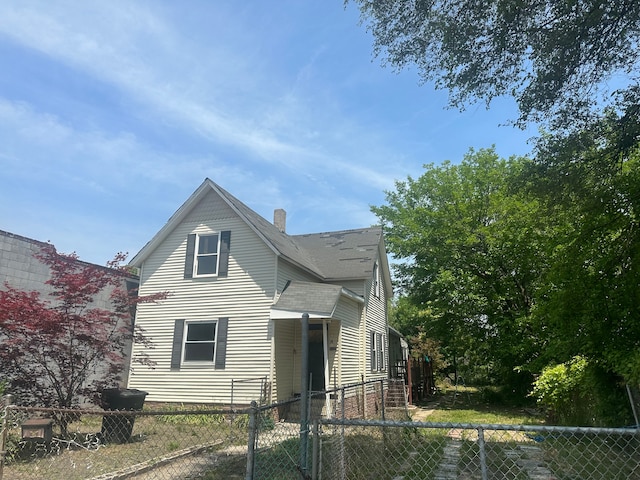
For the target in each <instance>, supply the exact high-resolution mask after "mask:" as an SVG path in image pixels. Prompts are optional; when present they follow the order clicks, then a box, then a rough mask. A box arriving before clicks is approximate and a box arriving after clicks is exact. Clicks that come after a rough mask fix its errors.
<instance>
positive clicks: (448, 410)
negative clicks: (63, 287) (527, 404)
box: [418, 387, 545, 425]
mask: <svg viewBox="0 0 640 480" xmlns="http://www.w3.org/2000/svg"><path fill="white" fill-rule="evenodd" d="M418 407H421V408H427V409H433V412H432V413H431V414H429V415H428V416H427V417H426V419H425V420H424V421H427V422H433V423H482V424H493V425H496V424H504V425H544V423H545V421H544V417H543V416H542V415H540V414H539V413H538V412H537V411H536V410H535V409H534V408H533V407H531V408H523V407H509V406H505V405H498V404H493V403H489V402H487V401H485V400H484V395H483V394H482V392H481V391H480V390H478V389H477V388H475V387H458V389H457V391H456V390H454V389H452V388H449V389H445V390H443V395H441V396H439V397H438V398H436V399H435V400H432V401H430V402H426V403H423V404H419V405H418Z"/></svg>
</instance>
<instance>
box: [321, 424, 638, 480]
mask: <svg viewBox="0 0 640 480" xmlns="http://www.w3.org/2000/svg"><path fill="white" fill-rule="evenodd" d="M318 423H319V427H318V433H317V435H316V437H315V440H314V442H315V443H314V445H316V446H315V447H314V448H315V449H316V450H317V452H318V454H317V457H316V461H317V462H318V465H317V467H315V468H314V470H313V473H314V474H315V475H316V478H323V479H340V480H342V479H349V480H359V479H362V480H365V479H372V478H375V479H390V480H391V479H393V480H408V479H435V480H467V479H482V480H488V479H501V480H502V479H514V480H516V479H517V480H520V479H522V480H529V479H535V480H561V479H562V480H565V479H566V480H569V479H571V480H596V479H598V480H613V479H617V480H630V479H640V433H639V432H638V430H637V429H636V428H629V429H623V428H621V429H604V428H571V427H545V426H515V425H462V424H436V423H417V422H391V421H386V422H381V421H371V420H341V419H324V420H321V421H319V422H318Z"/></svg>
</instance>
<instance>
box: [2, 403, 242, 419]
mask: <svg viewBox="0 0 640 480" xmlns="http://www.w3.org/2000/svg"><path fill="white" fill-rule="evenodd" d="M5 408H6V409H7V410H12V411H16V412H34V413H35V412H37V413H58V414H68V415H73V414H81V415H122V413H125V412H126V413H127V415H136V416H170V415H176V416H177V415H238V414H240V415H241V414H249V413H250V412H251V410H250V409H241V410H216V409H210V410H204V409H192V410H98V409H95V408H94V409H82V408H47V407H27V406H22V405H8V406H7V407H5Z"/></svg>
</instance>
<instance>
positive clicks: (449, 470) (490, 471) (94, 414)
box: [0, 380, 640, 480]
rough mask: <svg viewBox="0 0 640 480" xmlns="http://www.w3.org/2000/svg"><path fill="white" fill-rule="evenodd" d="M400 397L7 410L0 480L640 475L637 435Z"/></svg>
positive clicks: (352, 393) (353, 391)
mask: <svg viewBox="0 0 640 480" xmlns="http://www.w3.org/2000/svg"><path fill="white" fill-rule="evenodd" d="M402 388H404V387H403V386H402ZM397 392H401V395H400V396H399V397H397V396H396V394H397ZM403 392H404V390H402V389H400V388H399V386H398V385H396V384H395V383H393V382H390V381H388V380H384V381H380V380H377V381H374V382H366V383H362V384H357V385H351V386H346V387H342V388H338V389H335V390H332V391H328V392H320V393H313V394H311V395H310V396H309V397H308V402H309V403H308V405H307V407H308V408H307V409H306V410H307V411H308V412H309V418H308V419H307V421H304V422H301V420H302V419H301V416H300V414H301V412H302V411H303V409H302V408H301V405H300V401H301V400H300V399H299V398H298V399H292V400H290V401H286V402H280V403H277V404H274V405H270V406H259V405H258V403H257V402H254V404H253V406H252V408H249V409H246V410H237V411H234V410H211V409H206V408H204V407H201V408H195V407H190V408H189V409H187V408H178V407H171V408H169V407H163V410H161V411H160V410H151V409H149V406H146V407H145V409H144V410H143V411H101V410H100V411H94V410H60V409H38V408H27V407H19V406H8V407H6V408H5V409H3V410H2V413H3V417H2V427H3V428H2V432H1V436H0V447H1V448H0V451H1V452H0V455H1V456H0V480H8V479H10V480H35V479H47V480H56V479H65V480H75V479H91V480H107V479H109V480H116V479H118V480H119V479H125V478H126V479H134V480H152V479H154V480H155V479H157V480H169V479H171V480H174V479H204V480H214V479H247V480H258V479H260V480H262V479H274V480H275V479H278V480H279V479H283V480H286V479H324V480H328V479H338V480H344V479H355V480H359V479H362V480H364V479H389V480H408V479H434V480H469V479H482V480H489V479H501V480H502V479H513V480H520V479H522V480H578V479H579V480H596V479H598V480H599V479H607V480H609V479H620V480H622V479H625V480H629V479H630V480H633V479H637V480H640V431H639V430H638V429H636V428H620V429H604V428H570V427H549V426H517V425H469V424H438V423H428V422H411V421H409V419H408V416H407V409H406V404H404V401H403V399H402V398H403V397H404V393H403Z"/></svg>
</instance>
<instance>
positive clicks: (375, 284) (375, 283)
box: [373, 262, 380, 298]
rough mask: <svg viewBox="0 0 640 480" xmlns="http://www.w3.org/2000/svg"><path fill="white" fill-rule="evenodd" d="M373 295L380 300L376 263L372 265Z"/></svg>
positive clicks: (378, 273) (378, 275)
mask: <svg viewBox="0 0 640 480" xmlns="http://www.w3.org/2000/svg"><path fill="white" fill-rule="evenodd" d="M373 295H374V296H375V297H376V298H380V272H379V271H378V263H377V262H376V263H374V264H373Z"/></svg>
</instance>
